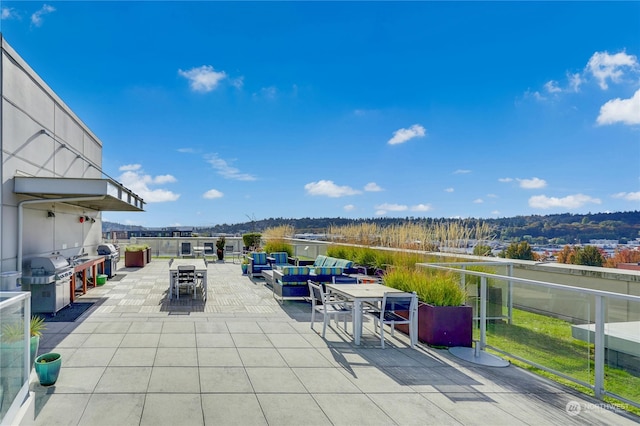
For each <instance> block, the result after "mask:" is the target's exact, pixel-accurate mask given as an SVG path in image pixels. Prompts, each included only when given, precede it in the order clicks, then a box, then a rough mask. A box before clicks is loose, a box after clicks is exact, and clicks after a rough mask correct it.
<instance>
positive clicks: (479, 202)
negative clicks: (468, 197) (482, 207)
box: [473, 198, 484, 204]
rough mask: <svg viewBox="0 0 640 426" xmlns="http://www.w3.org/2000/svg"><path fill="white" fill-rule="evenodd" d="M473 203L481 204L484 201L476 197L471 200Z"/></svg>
mask: <svg viewBox="0 0 640 426" xmlns="http://www.w3.org/2000/svg"><path fill="white" fill-rule="evenodd" d="M473 203H474V204H482V203H484V200H483V199H482V198H476V199H475V200H473Z"/></svg>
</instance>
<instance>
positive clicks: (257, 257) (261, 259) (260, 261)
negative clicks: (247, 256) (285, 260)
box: [251, 252, 267, 265]
mask: <svg viewBox="0 0 640 426" xmlns="http://www.w3.org/2000/svg"><path fill="white" fill-rule="evenodd" d="M251 257H252V258H253V264H254V265H266V264H267V253H264V252H253V253H251Z"/></svg>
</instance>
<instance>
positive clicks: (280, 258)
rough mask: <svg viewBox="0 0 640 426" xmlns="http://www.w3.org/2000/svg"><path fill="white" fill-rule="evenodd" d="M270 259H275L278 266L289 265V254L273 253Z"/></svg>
mask: <svg viewBox="0 0 640 426" xmlns="http://www.w3.org/2000/svg"><path fill="white" fill-rule="evenodd" d="M270 257H272V258H273V259H274V263H275V264H276V265H286V264H287V263H289V254H288V253H287V252H276V253H271V254H270Z"/></svg>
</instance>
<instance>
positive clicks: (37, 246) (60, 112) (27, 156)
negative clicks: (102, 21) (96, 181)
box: [0, 35, 102, 271]
mask: <svg viewBox="0 0 640 426" xmlns="http://www.w3.org/2000/svg"><path fill="white" fill-rule="evenodd" d="M0 38H2V36H1V35H0ZM1 41H2V57H1V63H0V66H1V69H0V76H1V79H2V81H1V84H0V90H1V95H2V96H1V102H2V104H1V106H0V107H1V108H2V109H1V110H0V113H1V117H0V126H1V131H0V145H1V147H2V154H1V156H2V162H1V171H2V186H1V187H0V198H1V201H2V206H1V208H0V219H1V224H0V240H1V245H0V271H11V270H17V269H20V268H19V267H18V265H16V262H17V246H18V229H17V222H18V220H17V210H18V207H17V206H18V203H19V202H20V201H22V200H27V199H30V198H31V197H27V196H22V195H16V194H15V193H14V192H13V178H14V177H15V176H16V175H18V176H37V177H73V178H101V177H102V173H101V172H100V169H101V168H102V142H101V141H100V140H99V139H98V138H97V137H96V136H95V135H94V134H93V133H92V132H91V131H90V130H89V128H88V127H87V126H86V125H85V124H84V123H82V121H81V120H80V119H79V118H78V117H77V116H76V115H75V114H74V113H73V112H72V111H71V110H70V109H69V107H67V106H66V105H65V104H64V102H63V101H62V100H61V99H60V98H59V97H58V96H57V95H56V94H55V93H54V92H53V90H51V88H49V86H47V85H46V83H45V82H44V81H43V80H42V79H41V78H40V77H39V76H38V75H37V74H36V73H35V71H33V70H32V69H31V68H30V67H29V66H28V65H27V64H26V62H24V60H23V59H22V58H20V56H19V55H18V54H17V53H16V52H15V51H14V50H13V49H12V48H11V47H10V46H9V45H8V44H7V43H6V41H5V40H4V38H2V40H1ZM43 130H44V131H46V133H47V134H44V133H43V132H42V131H43ZM49 135H51V136H49ZM63 144H64V145H66V146H67V147H70V148H72V149H73V150H75V151H76V152H78V153H79V154H80V156H78V155H77V154H76V153H75V152H73V151H72V150H70V149H68V148H65V147H64V146H63ZM91 163H93V164H94V165H95V167H94V166H92V165H91ZM48 211H52V212H53V213H54V214H55V217H48V214H47V212H48ZM23 213H24V216H23V218H24V224H23V227H22V228H23V253H22V255H23V258H25V259H27V258H29V257H30V256H34V255H43V254H50V253H57V252H59V253H60V254H62V255H63V256H65V257H70V256H73V255H76V254H81V253H83V252H86V253H89V254H95V251H96V246H97V245H98V244H99V243H100V242H101V239H102V232H101V231H102V223H101V215H100V212H98V211H92V210H87V209H83V208H80V207H77V206H72V205H67V204H63V203H54V202H47V203H42V204H40V203H38V204H29V205H25V206H24V210H23ZM80 216H89V217H90V218H94V219H95V220H96V221H95V222H93V223H92V222H91V221H88V222H87V221H85V222H84V223H80V221H79V218H80Z"/></svg>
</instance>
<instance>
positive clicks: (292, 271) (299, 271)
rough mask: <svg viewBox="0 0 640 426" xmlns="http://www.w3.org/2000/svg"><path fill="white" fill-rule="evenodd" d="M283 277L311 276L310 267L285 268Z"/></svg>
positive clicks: (283, 268)
mask: <svg viewBox="0 0 640 426" xmlns="http://www.w3.org/2000/svg"><path fill="white" fill-rule="evenodd" d="M281 271H282V275H309V271H310V269H309V267H308V266H284V267H282V269H281Z"/></svg>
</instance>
